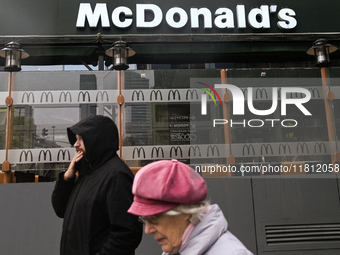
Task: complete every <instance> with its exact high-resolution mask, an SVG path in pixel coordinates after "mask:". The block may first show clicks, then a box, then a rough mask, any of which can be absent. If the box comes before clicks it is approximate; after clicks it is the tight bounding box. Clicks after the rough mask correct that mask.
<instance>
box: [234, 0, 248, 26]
mask: <svg viewBox="0 0 340 255" xmlns="http://www.w3.org/2000/svg"><path fill="white" fill-rule="evenodd" d="M236 13H237V25H238V28H246V9H245V6H244V5H237V6H236Z"/></svg>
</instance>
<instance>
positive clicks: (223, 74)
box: [221, 70, 235, 176]
mask: <svg viewBox="0 0 340 255" xmlns="http://www.w3.org/2000/svg"><path fill="white" fill-rule="evenodd" d="M221 83H222V84H227V70H221ZM230 99H231V97H230V94H229V93H228V90H227V89H225V94H224V100H223V118H224V119H225V120H228V124H226V125H223V126H224V140H225V143H226V144H228V146H229V156H228V158H227V164H228V165H231V164H232V165H235V157H234V156H233V154H232V150H231V130H230V125H229V123H230V115H229V102H230ZM232 175H233V173H232V172H230V173H229V172H228V173H227V176H232Z"/></svg>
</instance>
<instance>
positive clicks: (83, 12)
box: [76, 3, 110, 27]
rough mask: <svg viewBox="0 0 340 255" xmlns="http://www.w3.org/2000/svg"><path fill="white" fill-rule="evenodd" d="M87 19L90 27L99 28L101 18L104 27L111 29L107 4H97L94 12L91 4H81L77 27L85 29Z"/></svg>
mask: <svg viewBox="0 0 340 255" xmlns="http://www.w3.org/2000/svg"><path fill="white" fill-rule="evenodd" d="M86 17H87V21H88V23H89V26H90V27H97V25H98V21H99V18H101V21H102V27H110V21H109V15H108V11H107V8H106V4H96V7H95V8H94V11H93V12H92V8H91V5H90V4H89V3H81V4H80V5H79V11H78V18H77V24H76V27H85V19H86Z"/></svg>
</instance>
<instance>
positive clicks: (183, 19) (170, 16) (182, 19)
mask: <svg viewBox="0 0 340 255" xmlns="http://www.w3.org/2000/svg"><path fill="white" fill-rule="evenodd" d="M176 14H177V15H178V17H179V20H178V21H175V19H174V17H175V15H176ZM165 19H166V22H167V23H168V25H169V26H170V27H173V28H182V27H184V26H185V25H186V24H187V22H188V14H187V13H186V12H185V11H184V10H183V9H182V8H179V7H174V8H171V9H170V10H168V12H167V13H166V16H165Z"/></svg>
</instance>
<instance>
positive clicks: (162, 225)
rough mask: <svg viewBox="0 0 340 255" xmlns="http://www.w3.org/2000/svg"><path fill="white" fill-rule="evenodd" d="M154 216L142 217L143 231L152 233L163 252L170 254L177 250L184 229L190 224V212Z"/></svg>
mask: <svg viewBox="0 0 340 255" xmlns="http://www.w3.org/2000/svg"><path fill="white" fill-rule="evenodd" d="M155 216H156V217H155ZM155 216H149V217H143V218H144V219H145V233H146V234H149V235H153V237H154V238H155V240H156V241H157V242H158V244H159V245H160V246H161V247H162V250H163V251H164V252H167V253H170V254H173V253H176V252H178V251H179V249H180V248H181V244H182V238H183V234H184V231H185V229H186V228H187V226H188V225H189V224H190V221H189V218H190V214H180V215H176V216H172V215H171V216H170V215H166V214H161V215H155Z"/></svg>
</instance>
